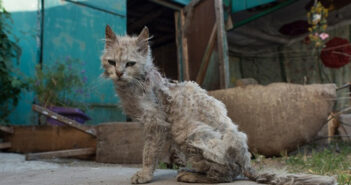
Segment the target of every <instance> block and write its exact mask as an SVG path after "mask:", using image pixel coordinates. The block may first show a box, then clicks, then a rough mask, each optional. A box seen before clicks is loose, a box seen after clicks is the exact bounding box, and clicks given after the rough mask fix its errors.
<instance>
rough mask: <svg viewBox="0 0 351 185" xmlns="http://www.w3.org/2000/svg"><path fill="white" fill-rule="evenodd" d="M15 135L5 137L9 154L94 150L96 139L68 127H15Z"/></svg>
mask: <svg viewBox="0 0 351 185" xmlns="http://www.w3.org/2000/svg"><path fill="white" fill-rule="evenodd" d="M13 130H14V133H13V134H7V135H4V136H3V139H4V142H10V143H11V145H12V146H11V148H9V149H8V150H9V152H16V153H35V152H47V151H53V150H65V149H74V148H90V147H92V148H94V147H96V138H95V137H94V136H92V135H90V134H87V133H85V132H81V131H79V130H77V129H74V128H72V127H68V126H51V125H42V126H13Z"/></svg>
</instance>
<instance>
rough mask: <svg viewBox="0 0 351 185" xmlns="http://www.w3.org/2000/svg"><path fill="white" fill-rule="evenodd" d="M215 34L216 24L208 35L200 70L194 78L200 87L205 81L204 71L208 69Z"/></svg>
mask: <svg viewBox="0 0 351 185" xmlns="http://www.w3.org/2000/svg"><path fill="white" fill-rule="evenodd" d="M216 33H217V22H216V23H215V24H214V25H213V28H212V32H211V35H210V39H209V40H208V43H207V46H206V49H205V54H204V56H203V57H202V60H201V66H200V70H199V72H198V74H197V76H196V82H197V83H198V84H199V85H201V84H202V83H203V81H204V79H205V76H206V71H207V68H208V64H209V63H210V58H211V54H212V52H213V49H214V46H215V41H216Z"/></svg>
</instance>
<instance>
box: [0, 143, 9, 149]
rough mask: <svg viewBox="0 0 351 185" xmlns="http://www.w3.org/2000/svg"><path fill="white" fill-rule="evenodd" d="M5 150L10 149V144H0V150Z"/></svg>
mask: <svg viewBox="0 0 351 185" xmlns="http://www.w3.org/2000/svg"><path fill="white" fill-rule="evenodd" d="M7 148H11V143H10V142H5V143H0V150H1V149H7Z"/></svg>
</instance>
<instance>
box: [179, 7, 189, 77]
mask: <svg viewBox="0 0 351 185" xmlns="http://www.w3.org/2000/svg"><path fill="white" fill-rule="evenodd" d="M180 24H181V37H182V53H183V72H184V74H183V75H184V78H183V79H184V80H190V75H189V55H188V39H187V38H186V29H184V28H185V15H184V11H183V10H181V11H180Z"/></svg>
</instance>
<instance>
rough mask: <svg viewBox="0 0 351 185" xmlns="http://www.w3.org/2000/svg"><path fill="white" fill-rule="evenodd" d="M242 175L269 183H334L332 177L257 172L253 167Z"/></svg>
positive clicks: (325, 184) (324, 184) (312, 184)
mask: <svg viewBox="0 0 351 185" xmlns="http://www.w3.org/2000/svg"><path fill="white" fill-rule="evenodd" d="M244 175H245V176H246V177H248V178H249V179H250V180H252V181H255V182H258V183H262V184H271V185H336V184H337V182H336V180H335V178H334V177H329V176H320V175H309V174H286V173H284V172H273V171H270V172H257V171H256V170H254V169H253V168H249V169H247V170H244Z"/></svg>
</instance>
